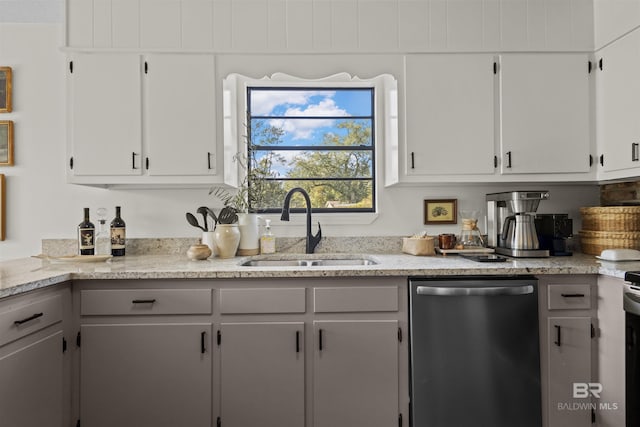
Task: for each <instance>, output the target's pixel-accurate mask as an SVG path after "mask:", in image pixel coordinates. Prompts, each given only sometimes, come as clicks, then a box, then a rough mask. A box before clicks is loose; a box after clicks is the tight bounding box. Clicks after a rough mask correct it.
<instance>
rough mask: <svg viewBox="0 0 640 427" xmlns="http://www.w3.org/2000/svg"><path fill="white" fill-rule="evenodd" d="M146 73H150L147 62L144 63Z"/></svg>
mask: <svg viewBox="0 0 640 427" xmlns="http://www.w3.org/2000/svg"><path fill="white" fill-rule="evenodd" d="M144 73H145V74H148V73H149V63H148V62H147V61H144Z"/></svg>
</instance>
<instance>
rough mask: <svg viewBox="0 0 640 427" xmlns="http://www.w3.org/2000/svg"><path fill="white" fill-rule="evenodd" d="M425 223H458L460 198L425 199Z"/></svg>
mask: <svg viewBox="0 0 640 427" xmlns="http://www.w3.org/2000/svg"><path fill="white" fill-rule="evenodd" d="M424 223H425V224H432V225H438V224H457V223H458V199H434V200H425V201H424Z"/></svg>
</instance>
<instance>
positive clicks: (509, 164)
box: [506, 151, 511, 169]
mask: <svg viewBox="0 0 640 427" xmlns="http://www.w3.org/2000/svg"><path fill="white" fill-rule="evenodd" d="M506 168H507V169H511V151H507V165H506Z"/></svg>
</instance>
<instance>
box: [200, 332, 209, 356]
mask: <svg viewBox="0 0 640 427" xmlns="http://www.w3.org/2000/svg"><path fill="white" fill-rule="evenodd" d="M206 337H207V332H206V331H202V332H201V333H200V353H201V354H205V353H206V351H207V346H206V345H205V339H206Z"/></svg>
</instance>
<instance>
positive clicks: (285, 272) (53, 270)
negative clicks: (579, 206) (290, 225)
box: [0, 253, 640, 298]
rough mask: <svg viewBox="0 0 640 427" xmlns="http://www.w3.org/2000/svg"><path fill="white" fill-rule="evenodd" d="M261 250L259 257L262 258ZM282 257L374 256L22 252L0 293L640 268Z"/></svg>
mask: <svg viewBox="0 0 640 427" xmlns="http://www.w3.org/2000/svg"><path fill="white" fill-rule="evenodd" d="M265 257H269V256H262V257H258V258H265ZM271 257H275V258H278V259H281V258H286V259H290V258H295V259H299V258H310V257H312V258H313V259H318V258H336V257H342V258H358V257H365V258H368V259H372V260H374V261H376V262H377V264H376V265H367V266H333V267H330V266H311V267H307V266H303V267H282V266H279V267H244V266H240V264H241V263H242V262H244V261H246V260H249V259H251V258H255V257H235V258H231V259H219V258H211V259H208V260H205V261H191V260H189V259H188V258H187V257H186V256H185V255H176V254H173V255H127V256H125V257H122V258H113V259H111V260H109V261H107V262H96V263H93V262H92V263H77V262H54V261H46V260H41V259H37V258H22V259H16V260H10V261H4V262H0V298H4V297H7V296H10V295H16V294H20V293H23V292H27V291H30V290H34V289H38V288H43V287H47V286H51V285H55V284H57V283H62V282H65V281H69V280H81V279H98V280H104V279H236V278H273V277H294V278H295V277H376V276H377V277H380V276H396V277H397V276H450V275H520V274H534V275H540V274H604V275H608V276H613V277H619V278H624V273H625V272H626V271H632V270H640V262H624V263H610V262H600V261H598V260H596V259H595V258H594V257H593V256H591V255H583V254H574V255H573V256H570V257H550V258H538V259H535V258H526V259H525V258H521V259H508V260H507V261H506V262H498V263H480V262H475V261H471V260H467V259H463V258H460V257H458V256H455V255H453V256H452V255H449V256H430V257H420V256H412V255H405V254H389V255H381V254H374V255H359V254H327V253H324V254H316V255H312V256H308V255H304V254H290V253H289V254H275V255H273V256H271Z"/></svg>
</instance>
